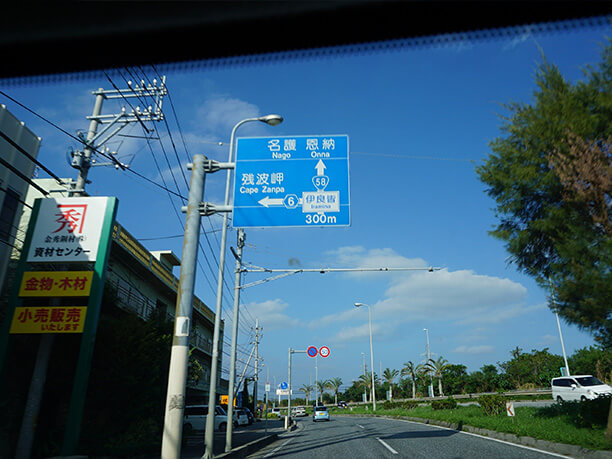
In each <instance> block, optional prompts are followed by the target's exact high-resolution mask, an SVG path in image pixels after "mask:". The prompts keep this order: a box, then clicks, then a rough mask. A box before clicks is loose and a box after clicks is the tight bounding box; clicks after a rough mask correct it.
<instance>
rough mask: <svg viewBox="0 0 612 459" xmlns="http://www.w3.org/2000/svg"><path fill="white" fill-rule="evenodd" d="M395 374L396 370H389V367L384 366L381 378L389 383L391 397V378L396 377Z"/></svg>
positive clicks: (397, 372)
mask: <svg viewBox="0 0 612 459" xmlns="http://www.w3.org/2000/svg"><path fill="white" fill-rule="evenodd" d="M397 375H399V371H398V370H391V369H390V368H385V371H383V378H385V381H387V382H388V383H389V390H390V391H391V398H393V380H394V379H395V378H397Z"/></svg>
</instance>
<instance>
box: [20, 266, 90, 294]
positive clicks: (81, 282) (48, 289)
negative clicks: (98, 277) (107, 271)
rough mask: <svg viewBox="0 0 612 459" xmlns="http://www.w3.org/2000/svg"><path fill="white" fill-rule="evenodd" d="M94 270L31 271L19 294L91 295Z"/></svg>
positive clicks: (25, 274)
mask: <svg viewBox="0 0 612 459" xmlns="http://www.w3.org/2000/svg"><path fill="white" fill-rule="evenodd" d="M92 279H93V271H29V272H26V273H24V274H23V279H22V280H21V288H20V289H19V296H53V297H57V296H89V291H90V290H91V281H92Z"/></svg>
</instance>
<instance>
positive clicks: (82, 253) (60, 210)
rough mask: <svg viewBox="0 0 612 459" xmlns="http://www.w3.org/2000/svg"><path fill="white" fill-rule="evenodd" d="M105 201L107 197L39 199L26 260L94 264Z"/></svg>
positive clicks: (106, 203)
mask: <svg viewBox="0 0 612 459" xmlns="http://www.w3.org/2000/svg"><path fill="white" fill-rule="evenodd" d="M108 202H109V198H107V197H94V198H91V197H75V198H47V199H43V200H42V202H41V205H40V211H39V213H38V218H37V219H36V222H35V227H34V234H33V236H32V245H31V246H30V250H29V252H28V259H27V261H28V262H34V263H47V262H71V261H95V259H96V255H97V254H98V245H99V243H100V235H101V232H102V224H103V222H104V216H105V214H106V208H107V205H108Z"/></svg>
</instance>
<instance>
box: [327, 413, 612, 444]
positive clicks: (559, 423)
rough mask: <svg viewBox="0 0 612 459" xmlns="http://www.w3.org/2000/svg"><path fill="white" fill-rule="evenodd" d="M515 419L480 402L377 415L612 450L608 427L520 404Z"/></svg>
mask: <svg viewBox="0 0 612 459" xmlns="http://www.w3.org/2000/svg"><path fill="white" fill-rule="evenodd" d="M334 411H335V412H336V414H370V415H372V414H374V413H373V412H372V410H371V409H370V410H366V409H365V408H364V407H353V410H352V411H348V410H334ZM515 413H516V416H514V418H512V417H509V416H507V415H506V414H498V415H485V414H484V413H483V411H482V408H481V407H480V406H477V405H468V406H461V405H460V406H457V407H456V408H454V409H452V410H433V409H432V408H431V407H430V406H418V407H416V408H413V409H404V408H393V409H384V408H381V407H377V410H376V414H377V415H382V416H392V417H401V416H412V417H415V418H420V419H435V420H438V421H446V422H451V423H454V424H459V425H469V426H472V427H478V428H482V429H489V430H494V431H496V432H505V433H511V434H515V435H518V436H527V437H532V438H537V439H540V440H547V441H552V442H557V443H565V444H569V445H578V446H582V447H583V448H589V449H598V450H612V441H610V440H608V439H606V437H605V429H603V428H585V427H578V426H576V425H575V423H574V420H573V419H572V418H571V417H570V416H569V415H558V416H555V417H550V416H547V415H546V411H545V410H544V409H542V408H537V407H524V406H521V407H516V408H515Z"/></svg>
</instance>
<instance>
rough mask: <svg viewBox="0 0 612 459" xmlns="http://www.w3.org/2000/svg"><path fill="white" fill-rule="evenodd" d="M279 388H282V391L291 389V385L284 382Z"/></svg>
mask: <svg viewBox="0 0 612 459" xmlns="http://www.w3.org/2000/svg"><path fill="white" fill-rule="evenodd" d="M278 387H280V388H281V389H289V384H287V383H286V382H285V381H283V382H282V383H280V384H279V385H278Z"/></svg>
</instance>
